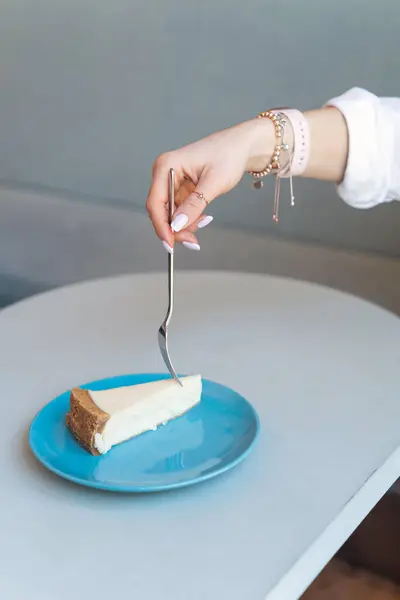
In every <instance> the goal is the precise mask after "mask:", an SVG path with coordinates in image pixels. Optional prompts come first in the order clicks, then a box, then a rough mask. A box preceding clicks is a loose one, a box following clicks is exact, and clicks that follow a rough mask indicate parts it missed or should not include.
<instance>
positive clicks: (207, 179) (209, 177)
mask: <svg viewBox="0 0 400 600" xmlns="http://www.w3.org/2000/svg"><path fill="white" fill-rule="evenodd" d="M219 187H220V186H219V185H218V177H216V175H215V174H213V173H212V172H211V171H210V172H208V173H204V175H202V176H201V177H200V180H199V182H198V184H197V186H196V189H195V190H194V191H193V192H192V193H191V194H189V196H188V197H187V198H186V200H185V201H184V202H182V204H181V205H180V206H179V208H178V209H177V210H176V213H175V215H174V218H173V221H172V223H171V229H172V231H173V232H174V233H177V232H178V231H182V229H186V228H188V227H190V226H191V225H193V224H194V223H196V221H197V220H198V219H199V217H201V215H202V214H203V212H204V210H205V209H206V208H207V206H208V205H209V204H210V202H212V201H213V200H215V198H216V197H217V196H218V195H219V194H220V190H219Z"/></svg>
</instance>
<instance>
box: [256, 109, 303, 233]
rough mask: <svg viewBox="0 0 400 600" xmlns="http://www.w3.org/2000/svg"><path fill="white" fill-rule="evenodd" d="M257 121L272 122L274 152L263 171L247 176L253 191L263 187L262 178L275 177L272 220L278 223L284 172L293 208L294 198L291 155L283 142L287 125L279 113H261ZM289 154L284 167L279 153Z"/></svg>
mask: <svg viewBox="0 0 400 600" xmlns="http://www.w3.org/2000/svg"><path fill="white" fill-rule="evenodd" d="M257 118H259V119H263V118H267V119H270V120H271V121H272V123H273V124H274V127H275V137H276V144H275V148H274V152H273V154H272V158H271V161H270V162H269V163H268V165H267V166H266V167H265V169H264V170H263V171H249V174H250V175H251V177H252V178H253V188H254V189H255V190H260V189H261V188H262V187H263V185H264V184H263V181H262V179H263V177H266V176H267V175H269V174H270V173H272V174H275V175H276V180H275V193H274V209H273V214H272V219H273V220H274V221H275V222H276V223H277V222H278V221H279V214H278V213H279V197H280V184H281V181H280V180H281V174H282V173H283V172H284V173H285V174H286V173H289V177H290V191H291V205H292V206H294V196H293V182H292V176H291V162H292V153H291V152H290V149H289V144H286V143H285V141H284V135H285V126H286V123H287V119H286V115H285V114H284V113H281V112H274V111H271V110H268V111H266V112H262V113H260V114H259V115H258V117H257ZM282 151H284V152H289V157H288V160H287V162H286V164H285V165H284V166H282V165H281V152H282Z"/></svg>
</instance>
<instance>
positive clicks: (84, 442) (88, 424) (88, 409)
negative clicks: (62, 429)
mask: <svg viewBox="0 0 400 600" xmlns="http://www.w3.org/2000/svg"><path fill="white" fill-rule="evenodd" d="M109 418H110V415H109V414H108V413H106V412H104V411H102V410H101V409H100V408H99V407H98V406H97V405H96V404H95V403H94V402H93V400H92V398H91V397H90V394H89V392H88V391H87V390H82V389H81V388H74V389H73V390H72V391H71V396H70V410H69V412H68V413H67V415H66V422H67V426H68V428H69V430H70V431H71V433H72V434H73V435H74V437H75V438H76V440H77V441H78V442H79V444H80V445H81V446H82V447H83V448H85V450H87V451H88V452H90V453H91V454H93V455H94V456H99V455H100V452H99V451H98V450H97V449H96V448H95V445H94V439H95V435H96V433H102V432H103V430H104V426H105V424H106V423H107V421H108V420H109Z"/></svg>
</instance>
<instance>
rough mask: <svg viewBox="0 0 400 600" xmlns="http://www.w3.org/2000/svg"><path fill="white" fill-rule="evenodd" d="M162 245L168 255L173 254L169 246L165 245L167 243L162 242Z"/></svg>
mask: <svg viewBox="0 0 400 600" xmlns="http://www.w3.org/2000/svg"><path fill="white" fill-rule="evenodd" d="M162 245H163V246H164V248H165V250H166V251H167V252H168V254H173V253H174V249H173V248H171V246H170V245H169V244H167V242H163V243H162Z"/></svg>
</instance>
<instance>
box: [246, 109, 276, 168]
mask: <svg viewBox="0 0 400 600" xmlns="http://www.w3.org/2000/svg"><path fill="white" fill-rule="evenodd" d="M245 125H246V126H247V127H248V130H249V148H248V159H247V164H246V171H255V172H259V171H262V170H263V169H265V167H266V165H267V164H268V163H269V162H270V160H271V156H272V154H273V152H274V147H275V143H276V140H275V128H274V125H273V123H272V121H271V120H270V119H252V120H251V121H247V122H246V123H245Z"/></svg>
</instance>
